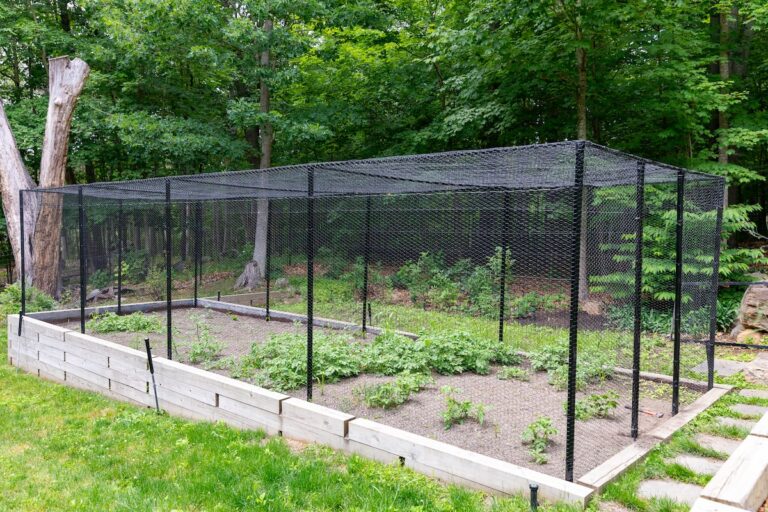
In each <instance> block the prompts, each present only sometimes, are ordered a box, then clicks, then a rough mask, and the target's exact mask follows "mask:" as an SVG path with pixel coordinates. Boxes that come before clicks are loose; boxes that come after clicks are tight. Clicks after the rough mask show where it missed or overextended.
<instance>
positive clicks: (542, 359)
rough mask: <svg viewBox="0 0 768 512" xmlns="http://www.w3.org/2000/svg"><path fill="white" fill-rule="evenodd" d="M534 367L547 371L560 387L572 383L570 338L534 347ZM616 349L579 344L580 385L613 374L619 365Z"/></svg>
mask: <svg viewBox="0 0 768 512" xmlns="http://www.w3.org/2000/svg"><path fill="white" fill-rule="evenodd" d="M529 360H530V362H531V368H533V369H534V370H535V371H546V372H547V375H548V377H549V383H550V384H551V385H553V386H555V387H556V388H557V389H561V390H562V389H565V388H566V387H567V386H568V342H567V341H566V340H562V339H561V340H559V341H558V342H556V343H554V344H552V345H546V346H543V347H541V348H540V349H537V350H534V351H533V352H531V354H530V355H529ZM615 363H616V361H615V356H614V355H613V352H611V351H608V350H601V349H600V348H599V347H594V346H585V347H580V348H579V354H578V358H577V364H576V389H578V390H583V389H584V388H586V386H587V384H590V383H595V382H602V381H604V380H605V379H608V378H610V377H611V376H612V375H613V369H614V366H615Z"/></svg>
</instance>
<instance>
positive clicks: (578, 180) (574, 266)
mask: <svg viewBox="0 0 768 512" xmlns="http://www.w3.org/2000/svg"><path fill="white" fill-rule="evenodd" d="M584 145H585V144H584V142H583V141H580V142H578V143H577V145H576V167H575V172H574V184H573V226H572V233H571V305H570V328H569V334H568V403H567V405H566V407H567V413H566V416H567V426H566V432H565V435H566V438H565V479H566V480H568V481H569V482H573V455H574V441H575V435H576V357H577V354H578V337H579V269H580V267H581V210H582V198H583V197H584Z"/></svg>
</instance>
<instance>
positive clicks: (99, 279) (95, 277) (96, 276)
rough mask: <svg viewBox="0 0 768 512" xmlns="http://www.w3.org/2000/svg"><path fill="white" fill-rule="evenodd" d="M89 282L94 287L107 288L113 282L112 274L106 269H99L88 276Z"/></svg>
mask: <svg viewBox="0 0 768 512" xmlns="http://www.w3.org/2000/svg"><path fill="white" fill-rule="evenodd" d="M88 282H89V283H90V284H91V286H93V287H94V288H106V287H107V286H108V285H109V284H110V283H111V282H112V275H111V274H110V273H109V272H107V271H106V270H102V269H99V270H97V271H95V272H93V273H92V274H91V275H89V276H88Z"/></svg>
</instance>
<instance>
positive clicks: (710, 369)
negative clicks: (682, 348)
mask: <svg viewBox="0 0 768 512" xmlns="http://www.w3.org/2000/svg"><path fill="white" fill-rule="evenodd" d="M722 230H723V207H722V206H720V207H718V208H717V222H716V226H715V257H714V259H713V260H712V291H711V294H712V295H711V300H712V302H711V303H710V311H709V340H708V341H707V389H712V388H713V387H714V386H715V336H717V290H718V288H719V282H720V246H721V244H722V241H721V240H720V232H721V231H722Z"/></svg>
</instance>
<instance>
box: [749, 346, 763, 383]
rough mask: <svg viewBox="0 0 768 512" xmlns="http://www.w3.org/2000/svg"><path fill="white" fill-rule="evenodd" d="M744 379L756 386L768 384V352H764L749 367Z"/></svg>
mask: <svg viewBox="0 0 768 512" xmlns="http://www.w3.org/2000/svg"><path fill="white" fill-rule="evenodd" d="M744 378H746V379H747V381H749V382H754V383H755V384H763V385H765V384H768V352H766V351H764V350H763V351H762V352H760V353H759V354H758V355H757V357H756V358H755V359H754V360H753V361H752V362H751V363H749V364H748V365H747V367H746V368H745V369H744Z"/></svg>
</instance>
